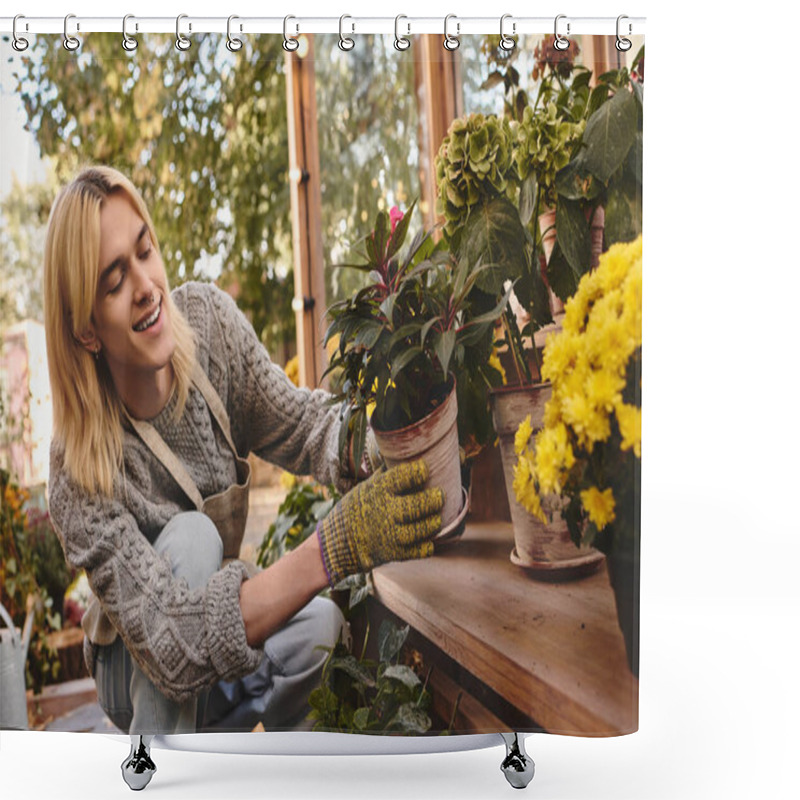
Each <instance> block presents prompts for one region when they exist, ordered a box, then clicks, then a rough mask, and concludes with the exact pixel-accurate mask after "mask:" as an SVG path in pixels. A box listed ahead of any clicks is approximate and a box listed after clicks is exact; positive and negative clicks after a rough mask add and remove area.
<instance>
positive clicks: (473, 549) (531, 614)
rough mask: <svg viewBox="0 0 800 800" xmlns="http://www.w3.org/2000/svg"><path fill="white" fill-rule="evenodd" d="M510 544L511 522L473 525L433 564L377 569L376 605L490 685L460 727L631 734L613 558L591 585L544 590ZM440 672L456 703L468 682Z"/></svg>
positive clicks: (631, 706) (634, 695) (630, 680)
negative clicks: (513, 557)
mask: <svg viewBox="0 0 800 800" xmlns="http://www.w3.org/2000/svg"><path fill="white" fill-rule="evenodd" d="M512 547H513V533H512V530H511V525H510V524H509V523H506V522H495V521H492V522H474V523H471V524H468V525H467V528H466V531H465V533H464V535H463V536H462V537H461V539H460V540H456V541H455V542H453V543H452V544H450V545H445V546H443V547H441V548H438V549H437V553H436V555H435V556H434V557H433V558H431V559H425V560H422V561H417V562H404V563H394V564H387V565H384V566H382V567H380V568H379V569H377V570H375V571H374V573H373V578H374V596H375V600H376V601H377V603H378V604H379V605H380V606H382V607H384V608H385V609H388V611H390V612H391V613H392V614H393V615H395V616H397V617H399V618H400V619H402V620H404V621H405V622H407V623H408V624H409V625H410V626H411V627H412V628H413V629H414V630H415V631H416V632H418V633H419V634H420V635H421V636H422V637H424V640H426V641H427V642H428V643H429V644H430V646H431V647H432V648H433V652H434V653H439V654H441V656H442V658H443V659H444V660H446V661H447V662H448V663H450V664H451V668H452V664H453V662H455V664H456V665H458V666H459V667H460V668H461V669H463V670H465V671H466V672H467V673H469V675H470V676H472V678H474V679H475V681H477V682H478V683H479V685H480V686H483V687H485V689H486V691H485V693H484V695H485V696H486V697H488V700H483V701H482V702H475V701H474V700H470V703H471V706H470V708H468V709H467V711H466V712H465V713H466V716H465V717H463V718H462V721H461V726H460V727H462V728H467V729H469V730H470V732H488V731H489V730H494V731H497V730H498V727H497V726H498V725H503V726H505V727H502V728H500V729H505V730H508V729H511V728H512V727H513V726H519V725H520V724H521V723H520V719H528V720H529V721H530V722H529V724H530V725H531V726H532V728H536V729H543V730H547V731H549V732H552V733H564V734H576V735H583V736H608V735H617V734H623V733H631V732H633V731H635V730H636V729H637V727H638V682H637V680H636V679H635V678H634V677H633V675H632V674H631V673H630V671H629V669H628V666H627V660H626V657H625V645H624V642H623V639H622V634H621V632H620V630H619V626H618V623H617V619H616V610H615V604H614V595H613V592H612V590H611V587H610V585H609V583H608V575H607V572H606V568H605V562H603V563H602V564H601V565H600V568H599V569H598V571H597V572H595V573H594V574H593V575H590V576H588V577H583V578H580V579H577V580H573V581H568V582H563V583H552V582H542V581H537V580H534V579H532V578H531V577H530V576H529V575H528V574H527V573H526V572H525V571H523V570H522V569H520V568H519V567H515V566H514V565H513V564H512V563H511V562H510V561H509V553H510V552H511V549H512ZM435 658H436V656H435V655H434V659H435ZM456 671H459V670H456ZM435 672H436V670H435ZM438 673H439V678H440V679H441V680H440V683H441V685H442V687H443V691H444V692H445V694H448V696H449V697H450V698H451V699H452V695H453V691H454V688H458V686H459V685H460V684H461V679H460V677H459V676H456V678H455V679H454V678H453V677H452V676H451V675H447V674H446V670H444V671H443V670H438ZM433 683H434V682H433V680H432V684H433ZM433 688H434V690H435V689H436V686H435V684H434V686H433ZM473 694H474V693H473ZM492 698H496V699H495V700H492ZM470 709H471V710H470ZM509 709H513V712H514V713H509ZM512 718H513V719H512ZM522 724H524V723H522ZM458 732H466V730H459V731H458Z"/></svg>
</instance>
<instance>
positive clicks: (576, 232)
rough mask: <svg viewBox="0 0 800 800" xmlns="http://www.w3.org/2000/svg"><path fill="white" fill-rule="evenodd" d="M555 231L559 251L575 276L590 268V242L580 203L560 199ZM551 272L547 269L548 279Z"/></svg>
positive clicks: (587, 224)
mask: <svg viewBox="0 0 800 800" xmlns="http://www.w3.org/2000/svg"><path fill="white" fill-rule="evenodd" d="M556 231H557V237H558V242H559V244H560V245H561V250H562V251H563V253H564V255H565V256H566V259H567V261H568V262H569V264H570V266H571V267H572V269H573V270H574V272H575V273H576V274H577V275H583V274H584V273H585V272H586V271H587V270H588V269H589V267H590V263H591V257H592V256H591V249H592V241H591V234H590V231H589V223H588V222H587V221H586V217H585V216H584V214H583V209H582V208H581V205H580V203H577V202H575V201H574V200H567V199H562V200H561V201H560V202H559V204H558V206H557V207H556ZM548 266H549V265H548ZM550 272H551V270H550V269H549V268H548V271H547V274H548V279H549V275H550Z"/></svg>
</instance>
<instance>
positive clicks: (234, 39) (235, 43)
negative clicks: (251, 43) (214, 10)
mask: <svg viewBox="0 0 800 800" xmlns="http://www.w3.org/2000/svg"><path fill="white" fill-rule="evenodd" d="M235 19H239V17H237V16H236V15H235V14H231V16H229V17H228V41H227V42H225V47H227V48H228V50H230V51H231V53H238V52H239V50H241V49H242V45H243V44H244V42H243V41H242V40H241V39H240V38H239V37H238V36H232V35H231V22H233V20H235ZM239 30H241V27H240V28H239Z"/></svg>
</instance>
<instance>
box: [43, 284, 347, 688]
mask: <svg viewBox="0 0 800 800" xmlns="http://www.w3.org/2000/svg"><path fill="white" fill-rule="evenodd" d="M172 297H173V300H174V303H175V305H176V306H177V307H178V308H179V309H180V310H181V311H182V312H183V314H184V315H185V316H186V318H187V320H188V321H189V324H190V325H191V327H192V329H193V330H194V332H195V334H196V337H195V338H196V341H197V360H198V363H199V365H200V367H201V368H202V369H203V371H204V372H205V373H206V375H207V376H208V378H209V380H210V381H211V384H212V385H213V386H214V388H215V389H216V391H217V394H219V396H220V398H221V400H222V402H223V404H224V405H225V408H226V410H227V413H228V416H229V418H230V421H231V435H232V438H233V441H234V443H235V445H236V448H237V450H238V452H239V454H240V455H241V456H242V457H244V456H246V455H247V454H248V453H250V452H251V451H252V452H254V453H255V454H256V455H258V456H260V457H261V458H263V459H265V460H267V461H270V462H272V463H274V464H277V465H279V466H281V467H283V468H284V469H286V470H289V471H290V472H293V473H296V474H311V475H313V476H314V477H315V478H316V479H317V480H318V481H320V482H322V483H330V482H332V483H334V484H336V485H337V487H338V488H339V489H340V490H342V491H346V490H347V489H348V488H350V485H351V481H350V479H349V478H348V476H347V475H346V474H345V473H344V470H343V468H342V466H341V465H340V463H339V457H338V437H339V427H340V421H339V410H338V408H336V407H334V406H331V405H328V403H327V400H328V398H329V395H328V394H327V393H325V392H323V391H321V390H314V391H310V390H308V389H298V388H296V387H295V386H294V385H293V384H292V383H291V381H290V380H289V379H288V378H287V377H286V375H285V373H284V372H283V370H282V369H281V368H280V367H278V366H276V365H274V364H273V363H272V362H271V361H270V358H269V356H268V355H267V352H266V350H265V349H264V347H263V346H262V344H261V343H260V342H259V340H258V338H257V337H256V335H255V332H254V331H253V328H252V326H251V325H250V323H249V322H248V321H247V319H246V318H245V316H244V315H243V314H242V313H241V312H240V311H239V309H238V308H237V307H236V305H235V304H234V302H233V300H232V299H231V298H230V297H229V296H228V295H227V294H225V293H224V292H222V291H220V290H219V289H217V288H216V287H214V286H213V285H209V284H201V283H188V284H184V285H183V286H181V287H180V288H178V289H176V290H175V291H174V292H173V293H172ZM174 403H175V398H172V399H171V400H170V402H169V403H168V404H167V406H166V407H165V408H164V409H163V410H162V411H161V413H160V414H159V415H158V416H157V417H156V418H155V419H153V420H150V422H151V424H152V425H153V426H154V427H155V428H156V430H157V431H158V432H159V433H160V434H161V436H162V438H163V439H164V441H165V442H166V443H167V445H168V446H169V447H170V449H171V450H172V451H173V452H174V453H175V454H176V455H177V456H178V458H179V459H180V460H181V461H182V462H183V464H184V465H185V467H186V468H187V470H188V472H189V474H190V475H191V476H192V478H193V479H194V481H195V483H196V484H197V488H198V489H199V491H200V493H201V494H202V496H203V497H208V496H209V495H211V494H214V493H216V492H220V491H224V490H225V489H227V488H228V486H230V485H231V484H233V483H235V482H236V467H235V460H234V456H233V453H232V452H231V450H230V447H229V446H228V444H227V443H226V441H225V439H224V437H223V434H222V433H221V431H220V430H219V428H218V426H217V425H216V424H215V423H214V420H213V417H212V414H211V411H210V409H209V408H208V406H207V404H206V402H205V400H204V399H203V396H202V395H201V393H200V392H199V391H198V390H197V389H195V388H194V387H192V389H191V390H190V392H189V398H188V401H187V405H186V409H185V412H184V414H183V416H182V418H181V420H180V421H179V422H178V423H177V424H175V423H173V422H172V418H171V417H172V411H173V407H174ZM123 458H124V465H125V469H124V478H123V473H121V474H120V475H119V476H118V477H117V480H116V481H115V485H114V493H113V496H112V497H105V496H100V495H92V494H89V493H87V492H86V491H85V490H84V489H82V488H81V487H80V486H78V485H77V483H75V482H74V481H73V480H72V479H71V477H70V476H69V475H68V474H67V471H66V470H65V469H64V468H63V450H62V449H61V448H59V447H58V445H56V444H55V443H54V444H53V446H52V447H51V462H50V464H51V466H50V497H49V505H50V514H51V518H52V521H53V524H54V527H55V529H56V532H57V533H58V536H59V538H60V540H61V544H62V546H63V548H64V553H65V555H66V558H67V561H68V562H69V563H70V564H71V565H72V566H73V567H75V568H77V569H85V570H86V573H87V576H88V578H89V583H90V585H91V587H92V590H93V592H94V594H95V595H96V596H97V597H98V598H99V600H100V602H101V605H102V608H103V610H104V612H105V613H106V615H107V616H108V618H109V619H110V621H111V623H112V624H113V626H114V628H115V629H116V630H117V632H118V634H119V635H120V636H121V637H122V639H123V641H124V643H125V645H126V647H127V648H128V650H129V651H130V653H131V655H132V656H133V658H134V659H135V660H136V662H137V663H138V665H139V666H140V667H141V668H142V670H143V671H144V672H145V674H146V675H147V676H148V677H149V678H150V680H151V681H153V683H155V684H156V686H158V688H159V689H160V690H161V691H162V692H163V693H164V694H165V695H166V696H167V697H169V698H171V699H173V700H175V701H178V702H182V701H184V700H186V699H188V698H189V697H191V696H193V695H195V694H197V693H198V692H200V691H202V690H203V689H205V688H207V687H208V686H210V685H212V684H214V683H216V682H217V681H219V680H232V679H234V678H238V677H241V676H243V675H245V674H247V673H249V672H252V671H253V670H254V669H255V668H256V667H257V666H258V664H259V662H260V660H261V658H262V657H263V651H262V648H260V647H258V648H251V647H250V646H249V645H248V644H247V640H246V637H245V629H244V623H243V621H242V615H241V611H240V608H239V590H240V587H241V584H242V581H244V580H246V579H247V571H246V569H245V567H244V565H243V564H242V563H241V562H237V561H234V562H231V563H230V564H228V565H227V566H225V567H224V568H223V569H221V570H220V571H219V572H217V573H215V574H214V575H213V576H212V578H211V580H210V581H209V582H208V585H207V586H206V587H205V588H204V589H200V590H194V591H190V590H189V588H188V585H187V584H186V582H185V581H184V580H178V579H175V578H174V577H173V575H172V572H171V570H170V566H169V563H168V562H167V560H166V559H165V558H163V557H161V556H159V555H158V554H157V553H156V552H155V550H154V549H153V547H152V544H153V542H154V541H155V539H156V537H157V536H158V534H159V532H160V531H161V530H162V528H163V527H164V526H165V525H166V523H167V522H168V521H169V520H170V519H171V518H172V517H173V516H174V515H175V514H177V513H179V512H181V511H191V510H193V509H194V507H193V505H192V503H191V502H190V501H189V499H188V498H187V497H186V496H185V495H184V493H183V492H182V491H181V489H180V488H179V487H178V484H177V483H176V482H175V480H174V479H173V478H172V476H171V475H170V474H169V472H167V470H166V469H165V468H164V467H163V466H162V464H161V463H160V462H159V461H158V460H157V459H156V458H155V457H154V456H153V455H152V453H151V452H150V450H149V449H148V448H147V447H146V446H145V445H144V443H142V442H141V441H140V440H139V438H138V437H137V436H136V434H135V433H133V432H132V431H130V430H127V429H126V430H125V432H124V444H123Z"/></svg>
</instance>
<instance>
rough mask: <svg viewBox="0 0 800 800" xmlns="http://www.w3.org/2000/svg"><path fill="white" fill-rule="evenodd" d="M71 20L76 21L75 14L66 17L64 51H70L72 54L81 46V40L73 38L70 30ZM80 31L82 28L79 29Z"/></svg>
mask: <svg viewBox="0 0 800 800" xmlns="http://www.w3.org/2000/svg"><path fill="white" fill-rule="evenodd" d="M71 19H75V15H74V14H67V16H66V17H64V42H63V44H64V49H65V50H68V51H69V52H70V53H74V52H75V51H76V50H77V49H78V48H79V47H80V46H81V40H80V39H79V38H78V37H77V36H72V35H71V34H70V32H69V30H68V27H69V21H70V20H71ZM78 30H80V28H78Z"/></svg>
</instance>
